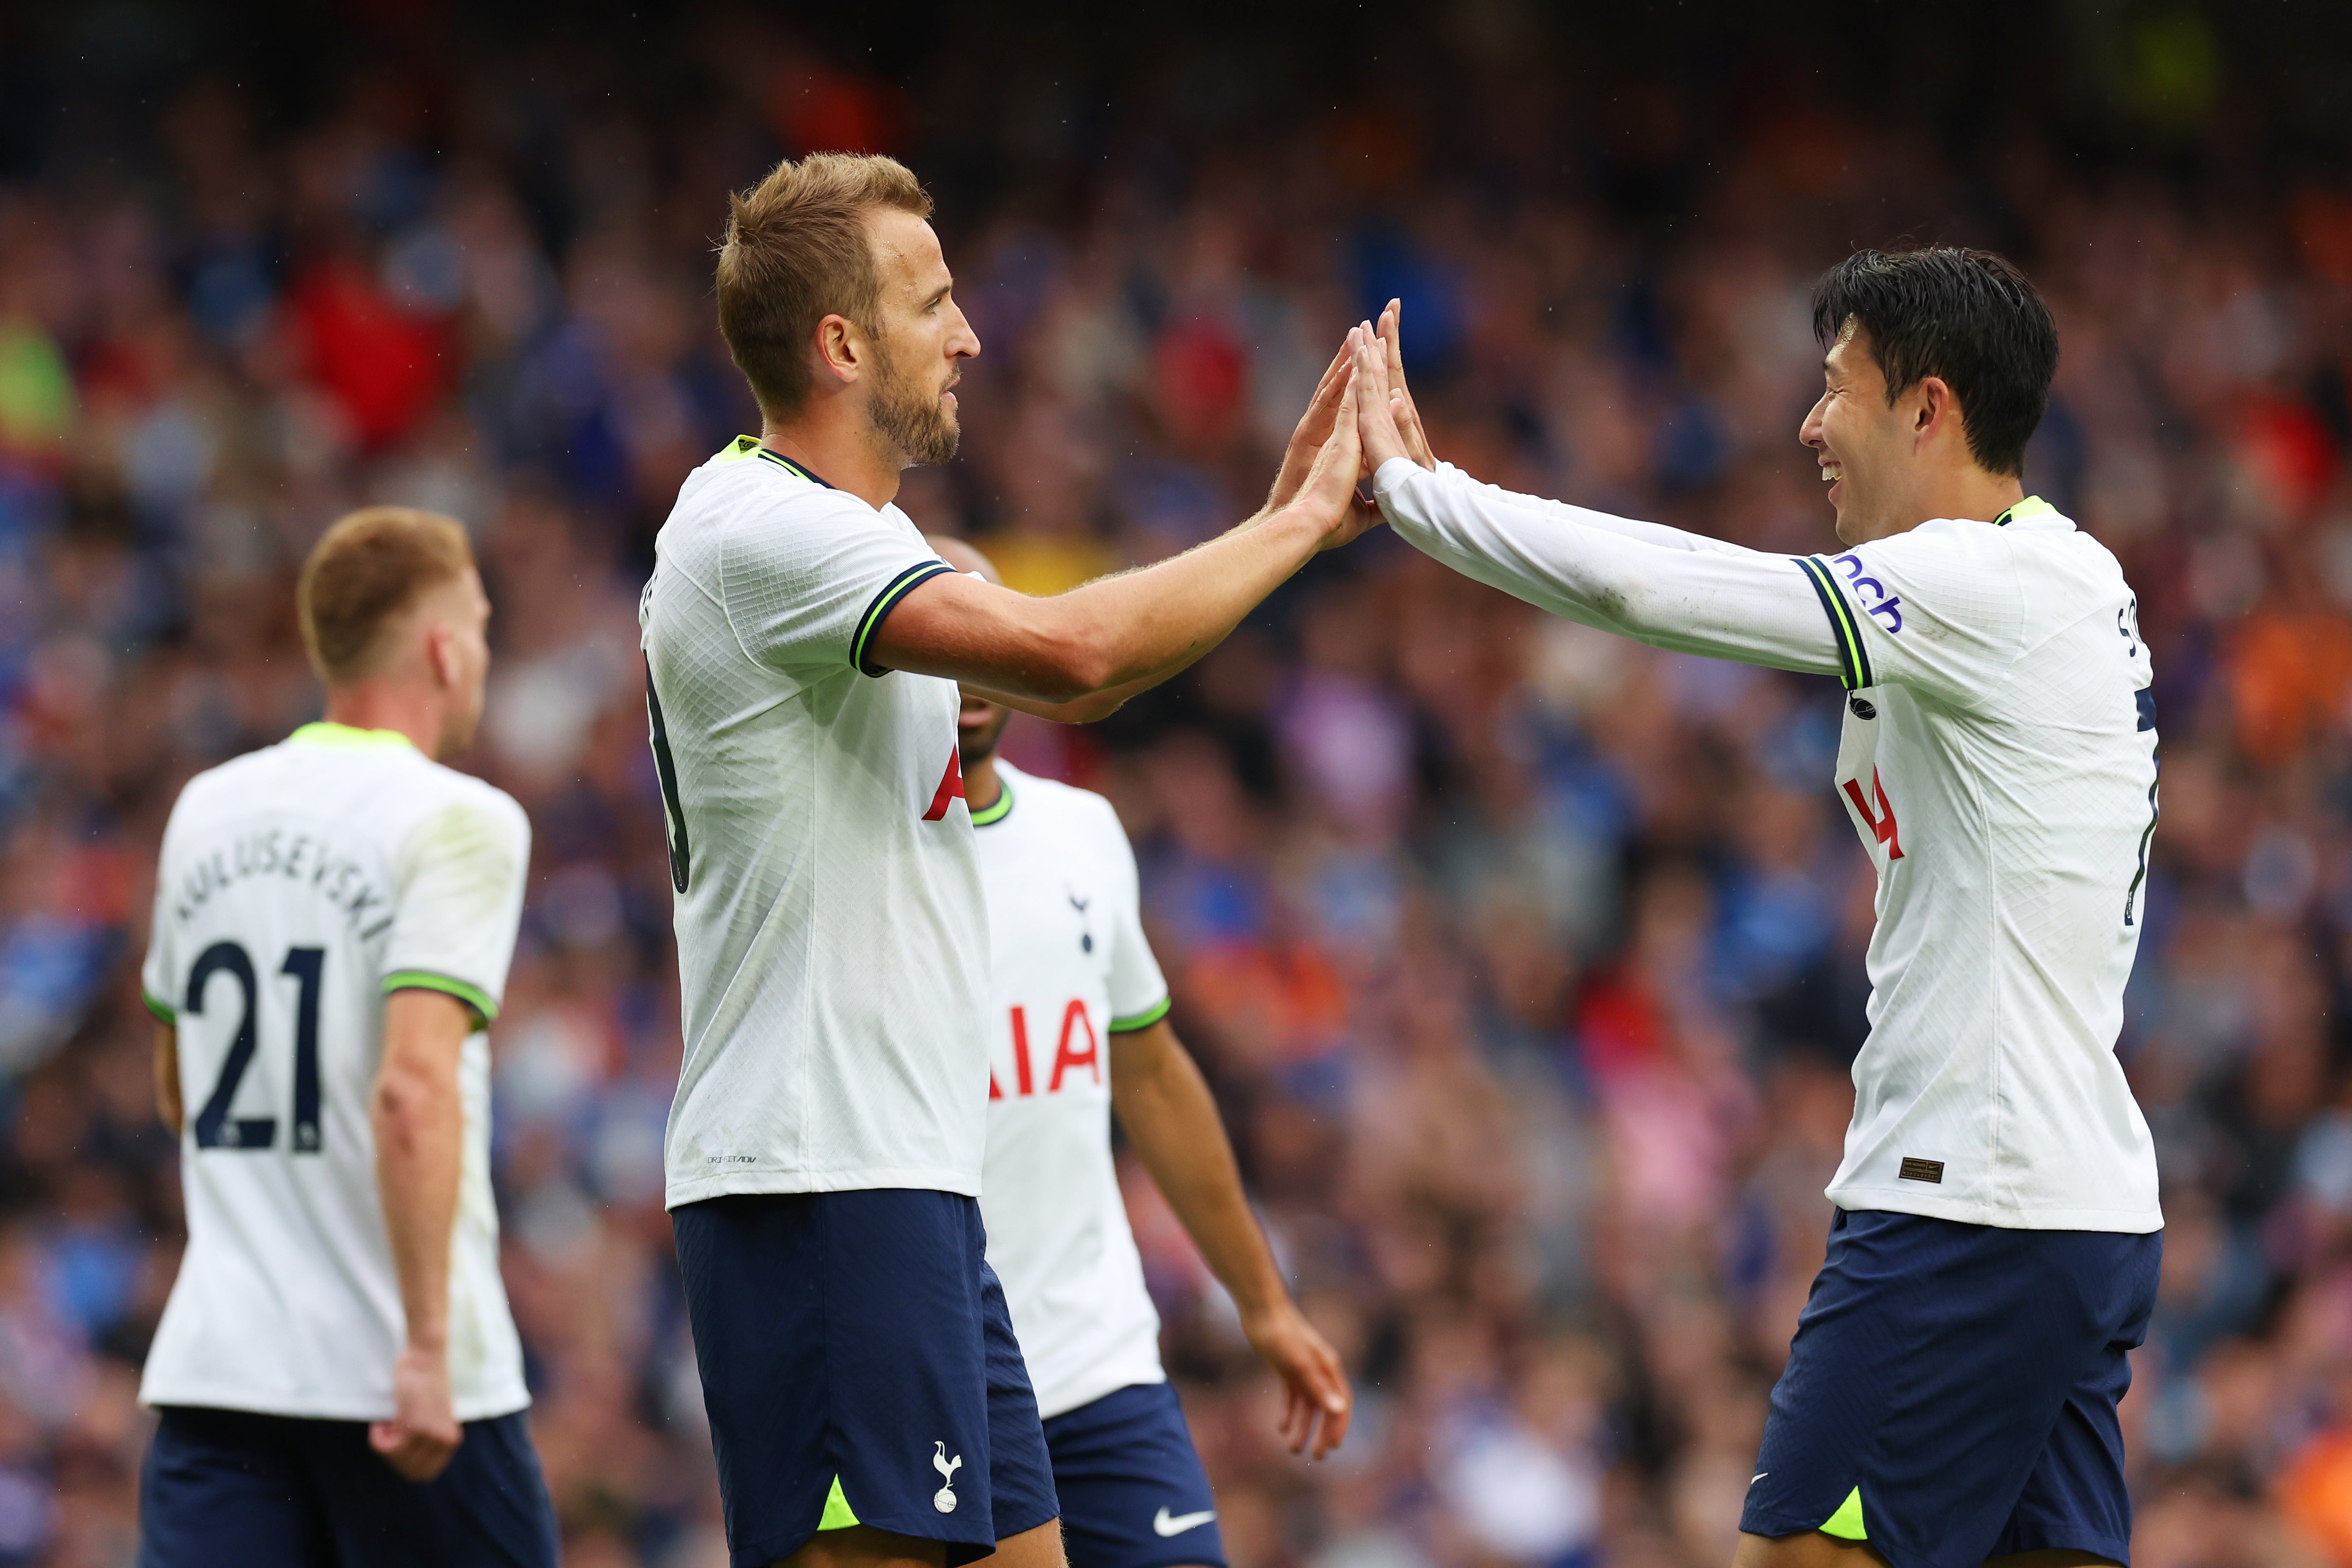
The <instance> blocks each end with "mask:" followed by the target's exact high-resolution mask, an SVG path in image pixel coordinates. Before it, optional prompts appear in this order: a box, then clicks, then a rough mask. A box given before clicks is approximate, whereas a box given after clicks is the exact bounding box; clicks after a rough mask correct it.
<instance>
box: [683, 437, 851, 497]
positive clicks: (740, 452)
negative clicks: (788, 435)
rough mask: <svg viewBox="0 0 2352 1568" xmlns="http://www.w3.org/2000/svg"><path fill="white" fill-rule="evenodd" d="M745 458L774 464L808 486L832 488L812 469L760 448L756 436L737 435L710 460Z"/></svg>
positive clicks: (741, 459) (725, 461)
mask: <svg viewBox="0 0 2352 1568" xmlns="http://www.w3.org/2000/svg"><path fill="white" fill-rule="evenodd" d="M746 457H758V458H761V459H763V460H765V461H767V462H770V463H772V464H774V465H776V466H777V467H779V468H782V470H784V472H786V473H787V474H796V475H798V476H800V477H802V478H803V479H805V480H807V481H808V482H809V483H810V484H812V485H814V486H818V487H820V488H822V489H826V490H830V489H832V488H833V486H830V485H828V484H826V483H825V482H824V480H823V479H820V478H818V477H817V476H816V474H815V472H814V470H813V469H809V468H805V467H803V466H802V465H800V464H798V463H795V462H793V460H792V459H791V458H789V457H787V456H785V455H783V454H782V453H781V452H779V451H777V450H776V449H775V448H774V447H772V446H762V445H761V444H760V438H759V437H758V436H756V435H739V436H737V437H736V438H735V439H734V440H732V441H730V442H729V443H728V444H726V445H724V446H722V447H720V448H719V451H718V453H717V455H714V456H713V457H712V458H711V459H710V460H711V461H712V462H713V463H740V462H742V461H743V459H745V458H746Z"/></svg>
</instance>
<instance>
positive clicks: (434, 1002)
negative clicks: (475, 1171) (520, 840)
mask: <svg viewBox="0 0 2352 1568" xmlns="http://www.w3.org/2000/svg"><path fill="white" fill-rule="evenodd" d="M474 1028H475V1024H474V1016H473V1014H472V1013H471V1012H470V1011H469V1010H468V1009H467V1007H466V1004H465V1003H463V1002H461V1001H459V1000H457V998H455V997H451V996H446V995H444V994H443V993H441V992H439V991H428V990H404V991H394V993H393V994H392V995H391V996H390V997H388V998H385V1000H384V1008H383V1064H382V1065H381V1066H380V1067H379V1068H378V1069H377V1071H376V1080H375V1090H374V1092H373V1094H372V1095H370V1097H369V1101H368V1119H369V1121H370V1123H371V1124H373V1127H374V1131H375V1165H376V1186H377V1189H378V1191H379V1192H380V1193H381V1194H382V1195H383V1219H384V1228H385V1230H386V1232H387V1233H388V1234H389V1236H390V1239H391V1241H392V1262H393V1268H394V1272H396V1273H397V1274H398V1275H399V1277H400V1304H401V1309H402V1311H403V1312H404V1313H405V1314H406V1315H407V1320H408V1343H407V1344H406V1346H405V1347H404V1348H403V1349H402V1351H401V1353H400V1356H399V1359H398V1360H396V1361H395V1362H394V1364H393V1374H392V1386H393V1400H394V1416H393V1418H392V1419H391V1420H389V1421H376V1422H373V1423H371V1424H370V1425H369V1427H368V1441H369V1443H370V1444H371V1445H372V1446H373V1448H374V1449H375V1451H376V1452H377V1453H379V1454H382V1455H383V1458H384V1462H385V1463H386V1464H389V1465H390V1466H391V1467H392V1468H393V1469H394V1470H396V1471H398V1472H399V1473H400V1474H401V1475H402V1476H404V1477H405V1478H406V1479H409V1480H412V1481H429V1480H431V1479H433V1478H434V1477H435V1476H437V1475H439V1474H440V1473H441V1471H442V1469H443V1468H444V1467H446V1465H447V1464H448V1463H449V1460H450V1458H451V1456H453V1455H454V1454H456V1453H457V1445H458V1443H459V1442H461V1441H462V1440H463V1439H464V1436H465V1434H464V1431H463V1429H462V1428H460V1427H458V1425H457V1415H456V1406H454V1404H453V1403H452V1401H451V1396H450V1391H449V1235H450V1231H451V1229H452V1228H453V1227H454V1226H455V1225H456V1223H457V1183H458V1176H459V1173H460V1171H461V1170H462V1168H463V1166H464V1163H465V1119H466V1118H465V1107H464V1103H463V1101H462V1100H461V1098H460V1096H459V1092H458V1087H457V1062H458V1058H459V1056H460V1055H461V1054H462V1053H463V1052H464V1051H465V1048H466V1039H467V1036H468V1035H470V1034H472V1033H473V1031H474Z"/></svg>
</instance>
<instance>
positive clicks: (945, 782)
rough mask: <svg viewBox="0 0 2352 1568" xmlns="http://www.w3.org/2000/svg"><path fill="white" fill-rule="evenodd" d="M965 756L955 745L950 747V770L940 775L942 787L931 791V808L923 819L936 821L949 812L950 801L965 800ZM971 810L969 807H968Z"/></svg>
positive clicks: (924, 814)
mask: <svg viewBox="0 0 2352 1568" xmlns="http://www.w3.org/2000/svg"><path fill="white" fill-rule="evenodd" d="M964 798H965V797H964V792H963V758H962V757H961V756H960V755H959V754H958V753H957V751H956V749H955V747H948V770H947V771H946V772H945V773H942V774H940V787H939V788H938V789H936V790H934V791H932V793H931V809H930V810H928V811H926V812H924V813H923V821H926V822H936V821H939V820H940V818H942V817H944V816H946V815H947V814H948V802H949V801H950V800H963V799H964ZM966 809H967V810H969V807H967V808H966Z"/></svg>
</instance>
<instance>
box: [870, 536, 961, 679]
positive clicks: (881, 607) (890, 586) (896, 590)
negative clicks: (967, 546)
mask: <svg viewBox="0 0 2352 1568" xmlns="http://www.w3.org/2000/svg"><path fill="white" fill-rule="evenodd" d="M953 570H955V568H953V567H951V566H950V565H949V564H948V563H947V562H945V561H943V560H926V561H919V562H917V563H916V564H915V565H913V566H910V567H908V569H907V570H904V571H902V572H900V573H899V574H898V576H896V577H894V578H892V579H891V580H889V581H888V582H887V584H885V585H884V586H883V589H882V591H881V592H879V593H877V594H876V595H875V596H874V601H873V602H872V603H870V604H868V605H867V606H866V613H865V614H863V615H861V616H859V617H858V618H857V633H856V635H855V636H853V637H852V638H850V640H849V662H850V663H851V664H854V665H856V669H857V673H858V674H861V675H887V674H889V673H890V672H889V671H887V670H885V669H880V668H877V666H875V665H874V664H869V663H867V661H866V649H867V648H868V647H870V646H871V645H872V643H873V641H874V633H875V632H876V630H877V628H879V627H880V626H881V624H882V622H883V618H884V617H886V616H887V615H888V614H889V613H890V612H892V611H893V610H896V609H897V608H898V601H900V600H902V599H904V598H906V597H907V595H908V594H909V593H911V592H913V591H915V590H916V589H917V588H919V587H920V586H921V585H923V584H924V583H926V582H929V581H930V580H931V579H933V578H935V577H937V576H939V575H940V573H942V572H951V571H953Z"/></svg>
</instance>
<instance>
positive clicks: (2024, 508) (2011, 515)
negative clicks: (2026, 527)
mask: <svg viewBox="0 0 2352 1568" xmlns="http://www.w3.org/2000/svg"><path fill="white" fill-rule="evenodd" d="M2057 515H2058V508H2057V507H2053V506H2052V505H2051V504H2050V503H2049V502H2047V501H2045V500H2043V499H2042V497H2039V496H2028V497H2025V499H2023V500H2022V501H2020V502H2019V503H2018V504H2017V505H2015V506H2014V507H2010V509H2009V510H2007V511H2005V512H2003V513H2002V514H2001V515H2000V516H1999V517H1995V518H1994V519H1993V520H1992V526H1993V527H1994V528H2007V527H2008V526H2009V525H2010V524H2011V523H2013V522H2015V521H2017V520H2018V519H2019V518H2020V517H2056V516H2057Z"/></svg>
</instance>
